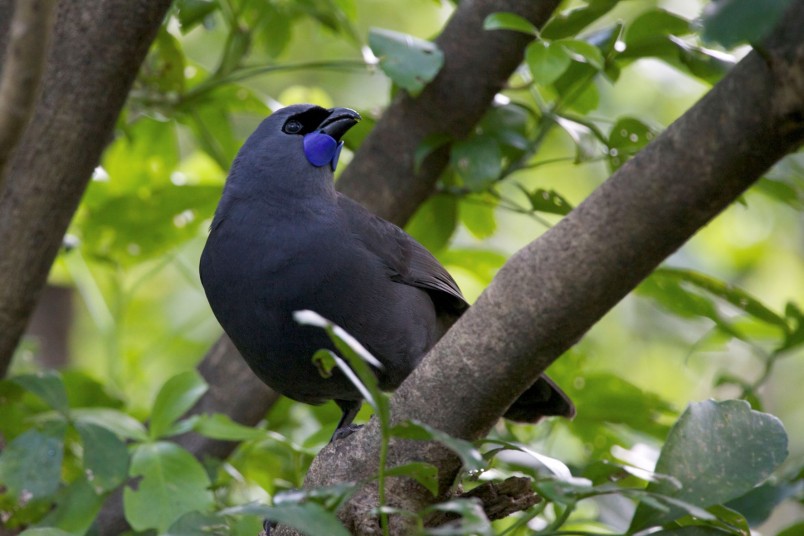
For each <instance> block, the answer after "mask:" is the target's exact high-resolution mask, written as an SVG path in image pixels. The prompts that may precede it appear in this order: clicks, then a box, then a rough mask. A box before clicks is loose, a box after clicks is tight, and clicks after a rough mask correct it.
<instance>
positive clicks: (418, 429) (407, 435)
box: [390, 420, 486, 472]
mask: <svg viewBox="0 0 804 536" xmlns="http://www.w3.org/2000/svg"><path fill="white" fill-rule="evenodd" d="M390 433H391V435H392V436H393V437H399V438H402V439H415V440H417V441H438V442H439V443H441V444H442V445H444V446H445V447H447V448H449V449H450V450H452V451H453V452H454V453H455V454H457V455H458V457H460V459H461V462H462V463H463V467H464V469H465V470H467V471H470V472H471V471H480V470H482V469H485V468H486V462H485V460H484V459H483V455H482V454H480V451H479V450H477V449H476V448H475V446H474V445H473V444H472V443H470V442H469V441H466V440H464V439H459V438H457V437H452V436H451V435H449V434H447V433H444V432H442V431H441V430H437V429H435V428H433V427H432V426H429V425H427V424H424V423H423V422H419V421H416V420H409V421H405V422H402V423H399V424H397V425H395V426H393V427H392V428H391V431H390Z"/></svg>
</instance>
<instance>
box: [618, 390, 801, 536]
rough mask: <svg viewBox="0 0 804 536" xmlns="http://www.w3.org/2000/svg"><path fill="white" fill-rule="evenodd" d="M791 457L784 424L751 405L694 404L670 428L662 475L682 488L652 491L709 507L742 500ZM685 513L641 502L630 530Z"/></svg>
mask: <svg viewBox="0 0 804 536" xmlns="http://www.w3.org/2000/svg"><path fill="white" fill-rule="evenodd" d="M786 457H787V434H786V433H785V430H784V427H783V426H782V423H781V422H780V421H779V419H777V418H776V417H774V416H773V415H769V414H766V413H760V412H757V411H753V410H751V407H750V406H749V405H748V403H747V402H744V401H742V400H727V401H724V402H715V401H712V400H709V401H706V402H699V403H693V404H690V405H689V406H688V407H687V410H686V411H685V412H684V414H683V415H681V417H680V418H679V420H678V422H677V423H676V424H675V426H673V428H672V429H671V430H670V434H669V435H668V437H667V441H666V443H665V445H664V447H663V448H662V452H661V455H660V456H659V460H658V462H657V463H656V472H657V473H662V474H665V475H669V476H672V477H674V478H675V479H676V480H678V481H679V482H680V483H681V485H682V488H681V489H680V490H679V489H673V487H672V486H671V485H670V484H669V483H666V482H652V483H650V484H649V485H648V488H647V490H648V491H650V492H653V493H657V494H663V495H666V496H668V497H672V498H675V499H680V500H682V501H685V502H688V503H690V504H692V505H695V506H699V507H703V508H706V507H708V506H712V505H715V504H719V503H724V502H726V501H729V500H731V499H734V498H736V497H739V496H741V495H743V494H744V493H746V492H747V491H749V490H750V489H752V488H753V487H754V486H756V485H757V484H759V483H761V482H762V481H763V480H765V479H766V478H767V477H768V476H769V475H770V474H771V473H772V472H773V470H774V469H776V467H778V466H779V464H781V463H782V461H784V459H785V458H786ZM680 515H683V512H681V511H680V510H679V509H678V508H671V509H670V511H669V512H659V511H657V510H655V509H653V508H651V507H649V506H645V505H644V504H640V505H639V506H638V507H637V511H636V512H635V514H634V518H633V520H632V523H631V528H630V530H632V531H639V530H642V529H644V528H647V527H649V526H653V525H661V524H663V523H666V522H668V521H672V520H673V519H676V518H678V517H679V516H680Z"/></svg>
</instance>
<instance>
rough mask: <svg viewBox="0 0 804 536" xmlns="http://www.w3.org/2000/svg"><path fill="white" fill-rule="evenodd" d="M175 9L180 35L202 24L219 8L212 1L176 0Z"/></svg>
mask: <svg viewBox="0 0 804 536" xmlns="http://www.w3.org/2000/svg"><path fill="white" fill-rule="evenodd" d="M176 8H177V10H178V15H179V16H178V18H179V24H180V25H181V31H182V33H187V32H189V31H190V30H192V29H193V28H194V27H195V26H197V25H198V24H200V23H202V22H203V21H204V19H205V18H206V17H207V16H208V15H210V14H211V13H212V12H213V11H216V10H217V9H218V8H219V6H218V3H217V2H215V1H214V0H178V2H176Z"/></svg>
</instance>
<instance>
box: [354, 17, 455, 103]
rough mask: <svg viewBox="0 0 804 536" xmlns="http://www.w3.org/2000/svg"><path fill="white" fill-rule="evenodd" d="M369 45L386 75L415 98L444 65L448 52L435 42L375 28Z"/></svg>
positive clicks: (369, 39) (370, 34)
mask: <svg viewBox="0 0 804 536" xmlns="http://www.w3.org/2000/svg"><path fill="white" fill-rule="evenodd" d="M368 42H369V46H370V47H371V50H372V51H373V52H374V55H375V56H377V57H378V58H380V68H381V69H382V70H383V72H385V74H387V75H388V77H389V78H390V79H391V80H393V81H394V83H395V84H396V85H398V86H399V87H402V88H404V89H406V90H407V91H408V93H410V94H411V95H412V96H414V97H415V96H416V95H418V94H419V93H421V90H422V89H424V86H425V85H427V84H428V83H429V82H430V81H431V80H432V79H433V78H435V76H436V75H437V74H438V71H440V70H441V67H442V65H444V53H443V52H441V50H440V49H439V48H438V46H436V44H435V43H432V42H430V41H425V40H423V39H418V38H416V37H413V36H411V35H407V34H403V33H398V32H393V31H391V30H382V29H377V28H374V29H372V30H371V31H370V32H369V38H368Z"/></svg>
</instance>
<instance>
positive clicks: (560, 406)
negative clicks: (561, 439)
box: [503, 374, 575, 423]
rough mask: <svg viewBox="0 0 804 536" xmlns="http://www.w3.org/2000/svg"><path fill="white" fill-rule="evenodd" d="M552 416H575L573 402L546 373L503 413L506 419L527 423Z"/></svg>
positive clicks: (569, 417)
mask: <svg viewBox="0 0 804 536" xmlns="http://www.w3.org/2000/svg"><path fill="white" fill-rule="evenodd" d="M553 416H556V417H566V418H568V419H571V418H573V417H575V404H573V403H572V400H570V398H569V397H568V396H567V394H566V393H565V392H564V391H562V390H561V388H560V387H559V386H558V385H556V384H555V382H553V380H551V379H550V378H549V377H548V376H547V374H542V375H541V376H540V377H539V379H538V380H536V383H534V384H533V385H531V386H530V388H529V389H528V390H527V391H525V392H524V393H522V395H521V396H520V397H519V398H517V399H516V401H515V402H514V403H513V404H512V405H511V407H510V408H508V411H506V412H505V415H503V417H505V418H506V419H508V420H511V421H516V422H527V423H535V422H537V421H539V420H540V419H541V418H542V417H553Z"/></svg>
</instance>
